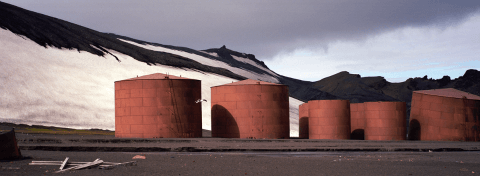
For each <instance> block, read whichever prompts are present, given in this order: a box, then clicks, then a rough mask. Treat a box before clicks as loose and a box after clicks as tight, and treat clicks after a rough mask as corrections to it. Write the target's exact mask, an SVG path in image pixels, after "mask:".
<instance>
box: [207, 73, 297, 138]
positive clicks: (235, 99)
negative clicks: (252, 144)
mask: <svg viewBox="0 0 480 176" xmlns="http://www.w3.org/2000/svg"><path fill="white" fill-rule="evenodd" d="M289 113H290V112H289V99H288V86H286V85H280V84H274V83H269V82H264V81H257V80H251V79H247V80H244V81H239V82H235V83H231V84H225V85H221V86H215V87H212V137H224V138H250V139H287V138H289V136H290V120H289Z"/></svg>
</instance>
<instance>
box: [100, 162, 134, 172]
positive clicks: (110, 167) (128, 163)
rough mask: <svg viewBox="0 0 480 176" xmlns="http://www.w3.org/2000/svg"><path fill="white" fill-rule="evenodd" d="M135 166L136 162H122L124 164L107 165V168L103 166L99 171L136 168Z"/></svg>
mask: <svg viewBox="0 0 480 176" xmlns="http://www.w3.org/2000/svg"><path fill="white" fill-rule="evenodd" d="M136 165H137V162H136V161H130V162H124V163H118V164H114V165H109V166H103V167H100V168H99V169H107V170H108V169H113V168H115V167H117V166H136Z"/></svg>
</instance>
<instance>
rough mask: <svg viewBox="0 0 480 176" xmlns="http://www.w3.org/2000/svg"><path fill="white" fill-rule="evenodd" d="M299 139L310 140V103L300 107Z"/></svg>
mask: <svg viewBox="0 0 480 176" xmlns="http://www.w3.org/2000/svg"><path fill="white" fill-rule="evenodd" d="M298 117H299V120H298V138H300V139H308V103H303V104H301V105H300V106H299V107H298Z"/></svg>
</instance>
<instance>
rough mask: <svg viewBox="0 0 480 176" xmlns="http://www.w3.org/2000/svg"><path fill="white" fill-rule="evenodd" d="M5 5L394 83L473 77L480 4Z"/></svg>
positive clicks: (314, 76)
mask: <svg viewBox="0 0 480 176" xmlns="http://www.w3.org/2000/svg"><path fill="white" fill-rule="evenodd" d="M3 1H4V2H7V3H10V4H13V5H16V6H19V7H22V8H25V9H28V10H31V11H35V12H39V13H42V14H46V15H49V16H53V17H56V18H59V19H63V20H66V21H69V22H73V23H76V24H79V25H82V26H85V27H88V28H91V29H94V30H97V31H100V32H110V33H116V34H119V35H124V36H128V37H132V38H136V39H140V40H145V41H149V42H155V43H161V44H167V45H176V46H184V47H189V48H193V49H197V50H202V49H209V48H219V47H221V46H222V45H226V46H227V48H229V49H232V50H236V51H239V52H244V53H251V54H254V55H256V57H257V59H259V60H262V61H264V62H265V63H266V64H267V66H269V67H270V69H272V70H273V71H275V72H277V73H279V74H283V75H285V76H289V77H293V78H297V79H302V80H308V81H317V80H320V79H322V78H324V77H327V76H330V75H332V74H335V73H338V72H340V71H348V72H350V73H355V74H360V75H362V76H383V77H385V78H386V79H387V80H388V81H392V82H399V81H404V80H405V79H406V78H408V77H423V76H424V75H428V77H429V78H430V77H433V78H435V79H439V78H441V77H442V76H443V75H449V76H451V77H452V79H453V78H456V77H458V76H461V75H463V74H464V72H465V71H466V70H467V69H477V70H480V59H479V56H480V30H479V29H480V1H479V0H469V1H462V0H450V1H446V0H362V1H358V0H311V1H301V0H300V1H299V0H297V1H292V0H268V1H266V0H228V1H225V0H208V1H207V0H205V1H199V0H183V1H182V0H168V1H167V0H163V1H162V0H159V1H152V0H143V1H142V0H41V1H39V0H3Z"/></svg>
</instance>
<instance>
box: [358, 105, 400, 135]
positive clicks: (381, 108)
mask: <svg viewBox="0 0 480 176" xmlns="http://www.w3.org/2000/svg"><path fill="white" fill-rule="evenodd" d="M364 104H365V121H366V123H365V140H405V139H406V135H407V133H406V131H407V116H406V113H407V111H406V110H407V107H406V103H405V102H365V103H364Z"/></svg>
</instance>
